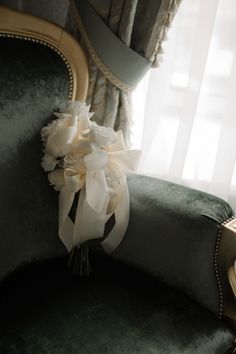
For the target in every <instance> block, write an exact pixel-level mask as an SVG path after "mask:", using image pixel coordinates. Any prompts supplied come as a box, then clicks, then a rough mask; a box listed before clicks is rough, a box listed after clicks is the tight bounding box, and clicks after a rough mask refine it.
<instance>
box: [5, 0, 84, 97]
mask: <svg viewBox="0 0 236 354" xmlns="http://www.w3.org/2000/svg"><path fill="white" fill-rule="evenodd" d="M0 35H2V36H7V37H14V38H19V39H25V40H30V41H33V42H38V43H41V44H43V45H46V46H48V47H49V48H51V49H52V50H54V51H55V52H57V53H58V54H59V55H60V56H61V57H62V59H63V60H64V61H65V63H66V65H67V68H68V71H69V77H70V93H69V96H70V99H71V100H72V101H74V100H79V101H85V100H86V97H87V91H88V82H89V75H88V65H87V61H86V58H85V55H84V53H83V51H82V49H81V47H80V46H79V44H78V42H77V41H76V40H75V39H74V38H73V37H72V36H71V35H70V34H69V33H67V32H66V31H65V30H64V29H63V28H61V27H59V26H58V25H56V24H53V23H51V22H49V21H46V20H43V19H41V18H37V17H34V16H31V15H28V14H25V13H22V12H18V11H14V10H11V9H8V8H6V7H4V6H0Z"/></svg>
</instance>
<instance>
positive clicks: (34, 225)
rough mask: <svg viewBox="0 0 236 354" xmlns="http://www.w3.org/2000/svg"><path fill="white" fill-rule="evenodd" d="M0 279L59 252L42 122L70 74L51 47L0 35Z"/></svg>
mask: <svg viewBox="0 0 236 354" xmlns="http://www.w3.org/2000/svg"><path fill="white" fill-rule="evenodd" d="M0 53H1V54H0V195H1V198H0V211H1V218H0V230H1V231H0V232H1V239H0V242H1V244H0V262H1V265H0V279H1V278H3V277H4V276H5V275H6V274H8V273H9V272H10V271H12V270H14V269H15V268H16V267H17V266H18V265H20V264H22V263H25V262H31V261H32V260H37V259H43V258H48V257H52V256H57V255H59V254H63V253H64V247H63V246H62V245H61V243H60V242H59V241H58V239H57V237H56V230H57V195H56V193H55V192H54V191H53V190H52V189H51V188H49V187H48V180H47V177H46V175H45V174H44V173H43V171H42V168H41V166H40V160H41V157H42V146H41V141H40V130H41V128H42V127H43V126H44V125H45V124H46V123H47V122H49V121H50V120H51V119H52V112H53V111H55V110H57V109H58V108H59V106H60V105H63V104H65V103H66V102H67V101H68V97H69V96H68V92H69V80H68V73H67V68H66V66H65V64H64V62H63V61H62V59H61V58H60V57H59V56H58V55H57V54H56V53H54V52H53V51H52V50H51V49H49V48H47V47H44V46H42V45H38V44H35V43H34V44H33V43H32V42H26V41H23V40H17V39H4V38H0Z"/></svg>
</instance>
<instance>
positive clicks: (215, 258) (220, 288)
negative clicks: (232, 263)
mask: <svg viewBox="0 0 236 354" xmlns="http://www.w3.org/2000/svg"><path fill="white" fill-rule="evenodd" d="M234 219H235V217H234V216H233V217H231V218H229V219H227V220H225V221H224V222H223V223H222V224H221V227H220V229H219V232H218V235H217V240H216V247H215V253H214V269H215V276H216V282H217V286H218V291H219V309H218V317H219V318H220V319H221V318H222V316H223V308H224V294H223V286H222V284H221V280H220V274H219V267H218V258H219V246H220V241H221V235H222V230H223V226H224V225H226V224H227V223H228V222H230V221H232V220H234Z"/></svg>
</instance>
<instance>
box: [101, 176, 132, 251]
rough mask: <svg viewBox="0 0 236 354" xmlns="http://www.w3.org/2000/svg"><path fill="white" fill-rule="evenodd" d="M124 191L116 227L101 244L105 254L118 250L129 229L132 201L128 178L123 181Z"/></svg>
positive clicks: (117, 210)
mask: <svg viewBox="0 0 236 354" xmlns="http://www.w3.org/2000/svg"><path fill="white" fill-rule="evenodd" d="M123 186H124V190H123V193H122V197H121V200H120V203H119V205H118V207H117V209H116V211H115V221H116V223H115V226H114V227H113V229H112V230H111V232H110V233H109V235H108V236H107V237H106V239H105V240H104V241H103V242H102V243H101V244H102V246H103V248H104V250H105V252H107V253H111V252H113V251H114V249H116V248H117V247H118V246H119V244H120V243H121V241H122V240H123V237H124V235H125V232H126V230H127V227H128V223H129V214H130V200H129V189H128V185H127V180H126V177H124V181H123Z"/></svg>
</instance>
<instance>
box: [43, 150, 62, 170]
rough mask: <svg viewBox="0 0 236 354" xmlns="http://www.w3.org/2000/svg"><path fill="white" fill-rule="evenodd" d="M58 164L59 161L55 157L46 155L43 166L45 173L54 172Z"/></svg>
mask: <svg viewBox="0 0 236 354" xmlns="http://www.w3.org/2000/svg"><path fill="white" fill-rule="evenodd" d="M58 162H59V161H58V160H57V159H56V158H55V157H53V156H50V155H48V154H45V155H44V156H43V158H42V162H41V166H42V168H43V169H44V171H46V172H49V171H52V170H54V168H55V167H56V165H57V164H58Z"/></svg>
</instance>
